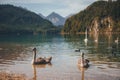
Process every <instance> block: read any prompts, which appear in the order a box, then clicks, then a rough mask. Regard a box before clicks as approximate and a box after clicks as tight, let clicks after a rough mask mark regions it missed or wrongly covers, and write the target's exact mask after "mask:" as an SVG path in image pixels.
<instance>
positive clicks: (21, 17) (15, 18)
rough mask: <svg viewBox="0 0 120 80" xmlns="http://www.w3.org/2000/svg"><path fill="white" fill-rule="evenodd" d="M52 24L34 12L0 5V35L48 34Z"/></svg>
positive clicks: (52, 28) (54, 28)
mask: <svg viewBox="0 0 120 80" xmlns="http://www.w3.org/2000/svg"><path fill="white" fill-rule="evenodd" d="M50 30H52V31H53V30H56V27H54V26H53V24H52V23H51V22H50V21H48V20H45V19H43V18H41V17H40V16H39V15H37V14H36V13H34V12H31V11H29V10H26V9H24V8H21V7H16V6H13V5H0V33H12V32H13V33H14V32H16V33H27V32H31V33H34V32H46V31H48V32H50Z"/></svg>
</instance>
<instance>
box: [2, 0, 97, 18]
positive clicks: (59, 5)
mask: <svg viewBox="0 0 120 80" xmlns="http://www.w3.org/2000/svg"><path fill="white" fill-rule="evenodd" d="M95 1H97V0H0V4H12V5H15V6H21V7H23V8H26V9H28V10H30V11H32V12H35V13H37V14H38V13H41V14H42V15H44V16H47V15H49V14H50V13H52V12H56V13H58V14H60V15H61V16H63V17H66V16H68V15H70V14H76V13H78V12H80V11H81V10H84V9H85V8H86V7H87V6H89V5H90V4H92V3H93V2H95Z"/></svg>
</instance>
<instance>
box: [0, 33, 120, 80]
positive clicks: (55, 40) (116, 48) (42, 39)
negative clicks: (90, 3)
mask: <svg viewBox="0 0 120 80" xmlns="http://www.w3.org/2000/svg"><path fill="white" fill-rule="evenodd" d="M119 35H120V34H99V35H88V42H87V43H85V42H84V38H85V35H84V34H82V35H77V36H75V35H0V71H8V72H13V73H20V74H24V75H26V76H27V77H28V79H30V80H120V41H119V42H118V43H115V40H116V39H117V37H119V40H120V36H119ZM95 40H97V41H95ZM34 47H36V48H37V57H39V56H41V57H44V56H46V57H48V56H52V57H53V59H52V64H48V65H36V66H35V65H32V64H31V60H32V49H33V48H34ZM78 49H80V51H81V52H84V53H85V58H87V59H89V60H90V67H89V68H87V69H82V68H80V67H79V65H78V59H79V58H80V52H75V50H78Z"/></svg>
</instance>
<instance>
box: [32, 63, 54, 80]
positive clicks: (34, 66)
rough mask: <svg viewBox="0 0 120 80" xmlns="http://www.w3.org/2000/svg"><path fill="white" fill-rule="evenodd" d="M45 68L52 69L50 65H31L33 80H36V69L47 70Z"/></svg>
mask: <svg viewBox="0 0 120 80" xmlns="http://www.w3.org/2000/svg"><path fill="white" fill-rule="evenodd" d="M47 67H52V64H51V63H49V64H41V65H32V69H33V75H34V76H33V80H37V71H36V69H38V68H39V69H42V68H47Z"/></svg>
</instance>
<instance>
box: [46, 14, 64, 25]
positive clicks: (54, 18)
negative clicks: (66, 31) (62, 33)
mask: <svg viewBox="0 0 120 80" xmlns="http://www.w3.org/2000/svg"><path fill="white" fill-rule="evenodd" d="M46 19H47V20H49V21H51V22H52V23H53V24H54V25H55V26H60V25H64V23H65V20H66V19H65V18H64V17H62V16H60V15H59V14H57V13H55V12H52V13H51V14H49V15H48V16H47V17H46Z"/></svg>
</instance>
